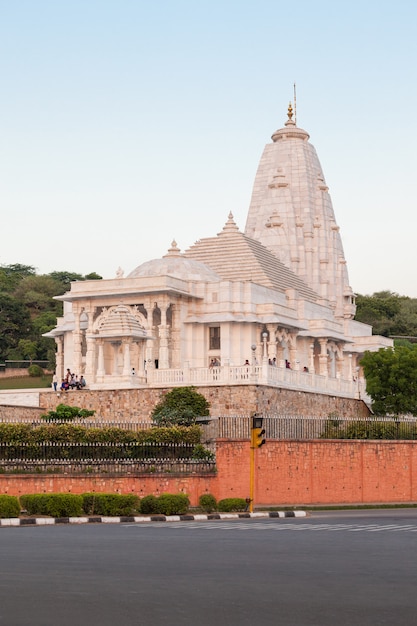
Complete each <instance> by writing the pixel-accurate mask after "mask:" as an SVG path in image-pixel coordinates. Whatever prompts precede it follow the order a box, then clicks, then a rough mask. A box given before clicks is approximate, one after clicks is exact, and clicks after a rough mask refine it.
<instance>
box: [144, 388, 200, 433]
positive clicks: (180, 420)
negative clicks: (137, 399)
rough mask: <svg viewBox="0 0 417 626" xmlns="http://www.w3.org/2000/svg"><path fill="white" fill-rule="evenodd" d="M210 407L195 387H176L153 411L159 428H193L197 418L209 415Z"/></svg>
mask: <svg viewBox="0 0 417 626" xmlns="http://www.w3.org/2000/svg"><path fill="white" fill-rule="evenodd" d="M209 408H210V405H209V403H208V402H207V400H206V399H205V397H204V396H203V395H202V394H201V393H199V392H198V391H197V390H196V389H195V388H194V387H175V388H174V389H172V390H171V391H169V392H168V393H167V394H166V395H165V396H164V397H163V398H162V400H161V401H160V402H159V403H158V404H157V405H156V406H155V408H154V410H153V411H152V419H153V421H154V422H156V424H158V426H173V425H181V426H191V424H194V423H195V418H196V417H199V416H202V415H209Z"/></svg>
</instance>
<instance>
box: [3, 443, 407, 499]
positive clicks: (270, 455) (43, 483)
mask: <svg viewBox="0 0 417 626" xmlns="http://www.w3.org/2000/svg"><path fill="white" fill-rule="evenodd" d="M255 466H256V476H255V504H256V505H268V504H271V505H272V504H274V505H298V506H302V505H303V504H304V505H307V504H339V503H344V504H356V503H384V502H385V503H393V502H417V443H415V442H413V441H404V442H393V441H378V442H377V441H374V442H369V441H328V440H327V441H319V440H317V441H268V442H267V443H266V445H265V446H263V447H262V448H260V449H259V450H257V451H256V463H255ZM217 467H218V472H217V474H216V475H212V476H201V475H195V476H180V477H175V476H142V477H137V478H134V477H131V476H129V477H114V478H112V477H110V476H106V477H93V476H89V477H82V478H77V477H69V476H68V477H64V476H50V475H48V476H22V475H0V493H8V494H10V495H20V494H25V493H26V494H27V493H43V492H49V493H53V492H68V491H69V492H72V493H83V492H87V491H96V492H119V493H137V494H138V495H140V496H142V495H143V496H144V495H147V494H149V493H154V494H159V493H164V492H169V493H178V492H181V491H183V492H185V493H187V494H188V495H189V496H190V500H191V504H192V505H196V504H197V503H198V497H199V496H200V495H201V494H203V493H207V492H210V493H212V494H213V495H214V496H216V497H217V498H218V499H221V498H227V497H243V498H245V497H247V496H248V495H249V442H248V441H218V444H217Z"/></svg>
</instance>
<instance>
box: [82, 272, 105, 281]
mask: <svg viewBox="0 0 417 626" xmlns="http://www.w3.org/2000/svg"><path fill="white" fill-rule="evenodd" d="M84 278H85V280H103V276H100V274H97V272H90V273H89V274H86V275H85V276H84Z"/></svg>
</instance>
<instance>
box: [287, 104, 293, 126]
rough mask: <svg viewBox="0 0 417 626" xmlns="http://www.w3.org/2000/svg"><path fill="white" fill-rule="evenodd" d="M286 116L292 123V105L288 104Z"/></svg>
mask: <svg viewBox="0 0 417 626" xmlns="http://www.w3.org/2000/svg"><path fill="white" fill-rule="evenodd" d="M287 115H288V119H289V120H290V121H291V122H292V116H293V111H292V103H291V102H290V103H289V104H288V113H287Z"/></svg>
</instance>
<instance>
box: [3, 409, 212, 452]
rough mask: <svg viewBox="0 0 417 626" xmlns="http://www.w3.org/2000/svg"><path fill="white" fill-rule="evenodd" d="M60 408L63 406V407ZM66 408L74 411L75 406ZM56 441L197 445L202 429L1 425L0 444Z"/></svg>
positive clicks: (194, 427)
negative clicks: (136, 429) (134, 429)
mask: <svg viewBox="0 0 417 626" xmlns="http://www.w3.org/2000/svg"><path fill="white" fill-rule="evenodd" d="M58 406H59V405H58ZM61 406H64V407H65V406H66V405H61ZM68 408H69V409H73V408H74V407H68ZM75 408H77V407H75ZM57 409H58V407H57ZM77 410H79V409H77ZM83 410H84V409H83ZM46 421H49V420H46ZM52 421H53V420H52ZM59 441H63V442H67V443H130V442H135V441H137V442H138V443H147V442H149V443H189V444H198V443H200V441H201V428H200V427H199V426H173V427H171V428H149V429H147V430H140V431H137V432H136V431H132V430H125V429H123V428H86V427H85V426H82V425H79V424H71V423H66V424H54V423H48V424H43V425H41V426H36V427H33V428H32V425H31V424H7V423H0V443H13V444H20V443H44V442H51V443H58V442H59Z"/></svg>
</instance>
